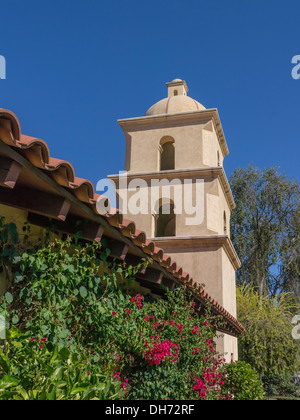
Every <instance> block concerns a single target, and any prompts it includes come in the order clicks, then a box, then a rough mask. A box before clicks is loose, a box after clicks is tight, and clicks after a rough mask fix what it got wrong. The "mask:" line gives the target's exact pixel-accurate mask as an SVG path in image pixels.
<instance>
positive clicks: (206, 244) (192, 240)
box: [150, 235, 241, 270]
mask: <svg viewBox="0 0 300 420" xmlns="http://www.w3.org/2000/svg"><path fill="white" fill-rule="evenodd" d="M150 240H152V241H154V242H155V243H156V245H157V246H159V247H162V248H168V247H170V246H171V247H176V248H178V247H179V246H182V247H184V249H186V250H188V249H193V250H194V249H195V247H199V248H213V247H222V248H223V249H224V251H225V253H226V255H227V256H228V258H229V260H230V262H231V264H232V266H233V267H234V269H235V270H238V269H239V268H240V267H241V261H240V259H239V257H238V255H237V253H236V251H235V248H234V246H233V244H232V242H231V240H230V238H229V236H228V235H203V236H170V237H164V238H150ZM167 252H169V253H170V252H171V250H170V249H168V251H167Z"/></svg>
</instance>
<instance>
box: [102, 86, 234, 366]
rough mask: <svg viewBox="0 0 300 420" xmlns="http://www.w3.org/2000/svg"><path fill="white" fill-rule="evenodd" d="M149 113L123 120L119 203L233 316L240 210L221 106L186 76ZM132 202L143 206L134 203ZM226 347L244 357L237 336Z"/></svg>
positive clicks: (221, 347)
mask: <svg viewBox="0 0 300 420" xmlns="http://www.w3.org/2000/svg"><path fill="white" fill-rule="evenodd" d="M167 88H168V96H167V97H166V98H165V99H162V100H160V101H159V102H157V103H155V104H154V105H153V106H151V108H149V109H148V111H147V112H146V114H145V116H143V117H139V118H130V119H122V120H119V121H118V122H119V125H120V126H121V128H122V129H123V131H124V134H125V139H126V159H125V175H126V182H123V181H122V180H121V178H122V177H121V178H120V177H119V176H117V175H111V176H110V177H109V179H110V180H111V181H113V182H114V183H115V185H116V190H117V195H118V197H119V203H118V205H119V208H122V207H124V206H122V205H123V204H124V202H126V204H127V206H125V207H126V208H125V211H124V208H123V212H124V216H125V217H126V218H128V219H131V220H133V221H135V222H136V224H137V227H138V228H139V229H142V230H144V231H145V232H146V234H147V236H148V237H149V238H151V239H153V240H154V241H155V243H156V245H157V246H158V247H161V248H162V249H163V250H164V251H165V252H166V253H167V254H168V255H170V256H171V257H172V259H173V260H174V261H176V263H177V264H178V265H180V266H181V267H182V268H183V269H184V271H186V272H188V273H189V274H190V275H191V276H192V277H193V279H194V280H195V281H197V282H198V283H200V284H203V285H204V287H205V291H206V292H207V293H209V294H210V295H211V296H212V297H213V298H214V299H215V300H216V301H217V302H218V303H219V304H220V305H222V306H223V307H224V308H225V309H226V310H227V311H228V312H229V313H230V314H231V315H232V316H233V317H236V283H235V271H236V270H237V269H238V268H239V267H240V261H239V258H238V256H237V254H236V252H235V250H234V247H233V245H232V242H231V240H230V215H231V211H232V210H233V209H234V208H235V203H234V199H233V196H232V193H231V190H230V186H229V183H228V180H227V178H226V174H225V171H224V169H223V160H224V158H225V157H226V156H227V155H228V154H229V151H228V147H227V143H226V140H225V136H224V133H223V129H222V125H221V121H220V117H219V114H218V111H217V109H206V108H205V107H204V106H203V105H201V104H200V103H199V102H198V101H196V100H194V99H192V98H191V97H189V96H188V95H187V94H188V87H187V84H186V82H185V81H183V80H181V79H175V80H173V81H172V82H170V83H167ZM130 204H135V206H132V205H130ZM218 351H219V352H220V353H225V354H226V359H227V361H231V360H237V358H238V350H237V338H236V337H233V336H229V335H227V334H225V335H224V337H223V338H222V339H219V341H218Z"/></svg>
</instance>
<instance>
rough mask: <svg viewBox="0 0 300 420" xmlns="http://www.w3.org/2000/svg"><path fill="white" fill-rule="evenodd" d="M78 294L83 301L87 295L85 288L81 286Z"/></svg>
mask: <svg viewBox="0 0 300 420" xmlns="http://www.w3.org/2000/svg"><path fill="white" fill-rule="evenodd" d="M79 293H80V295H81V297H82V298H83V299H85V298H86V297H87V295H88V292H87V290H86V288H85V287H83V286H81V287H80V289H79Z"/></svg>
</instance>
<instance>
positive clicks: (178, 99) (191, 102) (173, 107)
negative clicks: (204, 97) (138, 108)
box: [145, 79, 206, 117]
mask: <svg viewBox="0 0 300 420" xmlns="http://www.w3.org/2000/svg"><path fill="white" fill-rule="evenodd" d="M167 86H168V97H167V98H165V99H162V100H161V101H159V102H157V103H155V104H154V105H152V106H151V108H149V109H148V111H147V112H146V114H145V115H146V116H147V117H148V116H151V115H162V114H176V113H182V112H193V111H203V110H205V109H206V108H205V107H204V106H203V105H201V104H200V103H199V102H197V101H196V100H195V99H193V98H191V97H189V96H187V93H188V87H187V85H186V83H185V81H184V80H181V79H174V80H173V81H172V82H169V83H167Z"/></svg>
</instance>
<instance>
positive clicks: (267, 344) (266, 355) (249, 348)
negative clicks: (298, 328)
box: [237, 285, 300, 377]
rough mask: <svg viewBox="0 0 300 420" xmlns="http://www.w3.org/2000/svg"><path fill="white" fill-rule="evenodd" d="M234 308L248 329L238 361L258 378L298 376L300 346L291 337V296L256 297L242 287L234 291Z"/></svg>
mask: <svg viewBox="0 0 300 420" xmlns="http://www.w3.org/2000/svg"><path fill="white" fill-rule="evenodd" d="M237 305H238V319H239V320H240V322H241V323H242V324H243V325H244V326H245V328H246V329H247V333H246V334H244V335H242V336H240V338H239V355H240V359H241V360H243V361H245V362H248V363H249V364H250V365H251V366H252V367H254V368H255V369H256V370H257V372H259V374H260V375H261V377H268V376H272V375H281V374H284V373H287V372H289V373H295V372H297V371H298V369H299V367H300V366H299V360H298V356H299V347H298V345H299V344H298V343H297V341H296V340H294V339H293V337H292V327H293V325H292V316H293V315H292V312H293V310H294V309H295V307H294V305H295V304H294V299H293V296H292V295H291V294H288V293H281V294H280V295H278V296H276V297H275V298H270V297H268V296H259V293H258V292H257V291H256V290H255V288H254V287H253V286H251V285H244V286H240V287H239V288H238V290H237Z"/></svg>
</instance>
